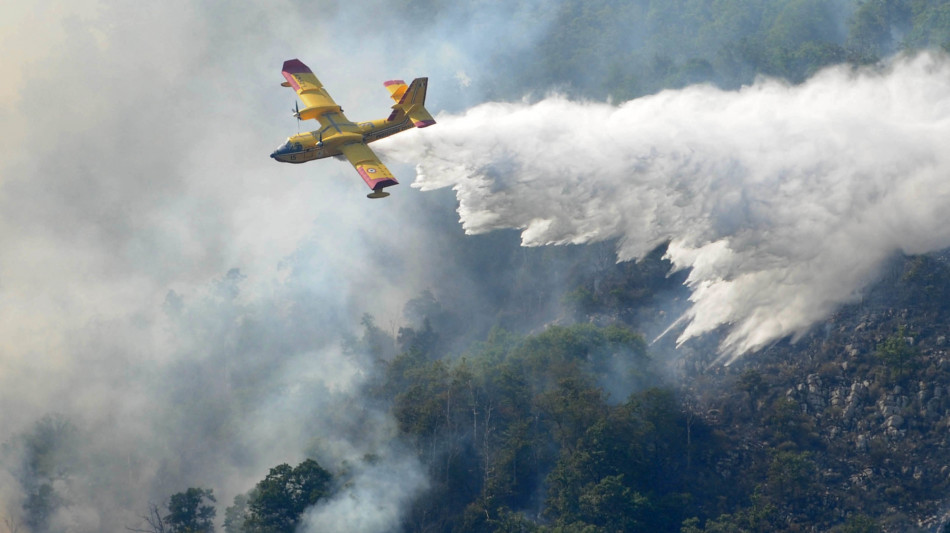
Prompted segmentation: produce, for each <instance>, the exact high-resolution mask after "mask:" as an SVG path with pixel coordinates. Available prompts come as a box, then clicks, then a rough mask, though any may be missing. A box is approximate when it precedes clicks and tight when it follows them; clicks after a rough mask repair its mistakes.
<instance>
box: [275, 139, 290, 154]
mask: <svg viewBox="0 0 950 533" xmlns="http://www.w3.org/2000/svg"><path fill="white" fill-rule="evenodd" d="M293 150H294V148H293V146H292V145H291V144H290V141H287V142H285V143H284V144H282V145H280V146H278V147H277V150H275V152H274V153H277V154H283V153H287V152H292V151H293Z"/></svg>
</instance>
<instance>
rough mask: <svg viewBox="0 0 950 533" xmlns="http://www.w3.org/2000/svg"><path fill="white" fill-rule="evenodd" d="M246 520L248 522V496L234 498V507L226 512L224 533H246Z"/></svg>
mask: <svg viewBox="0 0 950 533" xmlns="http://www.w3.org/2000/svg"><path fill="white" fill-rule="evenodd" d="M245 520H247V494H238V495H237V496H235V497H234V505H232V506H230V507H228V508H227V509H225V510H224V531H225V532H226V533H244V521H245Z"/></svg>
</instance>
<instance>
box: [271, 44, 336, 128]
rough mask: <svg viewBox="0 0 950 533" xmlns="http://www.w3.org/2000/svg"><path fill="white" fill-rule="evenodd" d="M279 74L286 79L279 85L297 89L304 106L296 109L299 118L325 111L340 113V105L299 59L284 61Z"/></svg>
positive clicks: (315, 116) (321, 113)
mask: <svg viewBox="0 0 950 533" xmlns="http://www.w3.org/2000/svg"><path fill="white" fill-rule="evenodd" d="M281 74H283V75H284V78H285V79H286V80H287V81H285V82H284V83H282V84H281V85H283V86H284V87H291V88H292V89H293V90H294V91H297V95H298V96H299V97H300V101H301V102H303V103H304V105H305V106H306V107H305V108H304V109H301V110H299V111H298V115H299V118H300V119H301V120H307V119H311V118H319V117H320V116H322V115H323V114H325V113H341V112H342V111H341V110H340V106H338V105H337V104H336V102H334V101H333V98H331V97H330V94H329V93H327V90H326V89H324V88H323V84H322V83H320V80H318V79H317V77H316V76H315V75H314V74H313V71H312V70H310V67H308V66H307V65H304V64H303V62H302V61H300V60H299V59H289V60H287V61H284V68H283V69H281Z"/></svg>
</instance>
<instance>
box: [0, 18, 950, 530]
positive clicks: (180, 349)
mask: <svg viewBox="0 0 950 533" xmlns="http://www.w3.org/2000/svg"><path fill="white" fill-rule="evenodd" d="M391 4H392V3H390V2H369V3H361V4H360V5H359V6H356V7H342V6H341V5H339V4H338V3H336V2H316V3H314V2H306V3H304V2H295V1H290V0H285V1H278V2H266V3H264V2H251V3H246V4H243V5H242V6H241V7H240V8H233V9H232V8H225V6H222V5H221V4H220V3H217V2H195V1H187V2H185V1H177V0H173V1H171V2H163V3H144V4H134V5H133V4H128V3H124V2H115V1H111V0H103V1H91V0H90V1H74V2H57V1H52V2H44V3H41V4H37V3H28V2H20V1H16V0H15V1H13V2H6V3H3V4H0V49H2V50H3V53H0V72H2V76H0V239H2V242H3V247H2V249H0V338H2V339H3V343H2V346H0V444H4V446H3V448H2V453H0V467H2V468H0V519H3V518H8V517H9V518H10V519H12V520H14V521H16V522H18V523H20V524H23V521H24V520H25V519H26V516H25V511H24V503H26V502H27V501H28V498H29V497H30V496H31V494H33V493H35V492H36V491H37V490H38V487H39V485H40V484H42V483H46V482H50V483H52V485H53V486H54V490H55V491H56V493H57V494H58V495H59V496H61V497H62V498H63V500H62V501H63V504H62V505H61V506H59V508H58V510H57V511H56V513H55V514H54V516H52V517H51V518H50V524H49V527H50V528H51V529H52V530H57V531H68V532H75V533H82V532H98V531H121V530H124V529H125V528H126V527H127V526H130V527H136V526H138V525H139V524H140V523H141V522H140V517H141V515H143V514H145V513H146V512H147V509H148V507H147V506H148V504H149V503H150V502H153V503H158V504H162V503H164V501H165V500H167V498H168V497H169V496H170V495H171V494H173V493H175V492H179V491H183V490H185V489H186V488H188V487H205V488H212V489H214V491H215V495H216V496H217V499H218V504H219V505H218V517H219V519H220V518H221V517H222V515H223V508H224V507H225V506H226V505H228V504H230V502H231V501H232V498H233V497H234V496H235V495H236V494H240V493H244V492H246V491H247V490H249V489H250V488H251V487H253V485H254V484H255V483H256V482H257V481H259V480H261V479H262V478H263V477H264V476H265V475H266V474H267V471H268V469H269V468H270V467H273V466H276V465H278V464H281V463H289V464H296V463H298V462H300V461H301V460H303V459H304V458H306V457H314V458H315V459H317V460H319V462H320V463H321V464H322V465H323V466H324V467H325V468H327V469H329V470H331V471H334V472H338V471H340V470H341V469H343V468H344V467H343V466H342V465H348V466H347V467H346V468H348V470H346V475H347V476H348V478H347V479H349V480H350V481H351V483H350V484H349V485H347V487H346V488H345V490H342V491H340V492H339V493H338V494H337V496H336V497H335V498H334V499H332V500H331V501H327V502H324V503H323V504H321V505H319V506H317V507H316V508H314V509H313V510H311V512H310V513H308V515H307V524H309V525H310V526H312V527H313V528H333V527H340V528H341V529H342V528H344V527H345V528H346V530H348V531H367V532H370V531H388V530H390V529H391V527H392V524H393V523H394V522H396V521H398V519H399V516H400V511H401V510H402V509H404V508H405V506H406V504H407V502H409V501H411V499H412V498H413V497H414V496H417V495H418V494H419V493H420V492H421V491H423V490H424V489H425V487H426V480H425V476H424V469H423V467H422V465H420V464H418V461H417V460H416V459H415V456H414V455H413V454H412V453H411V451H409V450H407V449H406V448H405V446H404V445H403V443H400V442H399V441H398V439H397V438H396V437H395V435H396V431H395V430H394V428H393V427H392V420H390V419H389V417H388V415H387V414H386V413H385V412H384V411H382V410H381V409H377V408H375V407H374V406H371V405H365V404H364V403H363V402H362V401H361V399H360V388H361V386H362V384H363V383H364V381H365V379H366V377H367V375H368V374H369V373H370V372H371V371H372V368H373V365H374V363H375V361H373V360H372V358H371V357H370V356H369V355H368V354H366V353H363V352H362V351H361V350H359V349H354V348H353V347H352V345H351V344H345V343H344V342H343V340H344V339H345V338H349V337H351V336H353V335H354V334H355V332H354V329H355V328H356V327H357V326H356V325H357V324H359V321H360V317H361V316H362V315H363V314H364V313H367V312H369V313H372V314H373V315H374V316H375V317H376V322H377V324H379V326H380V327H381V328H383V329H384V330H386V331H387V332H390V333H394V332H395V329H396V328H397V327H398V326H399V325H401V324H402V323H403V322H404V318H403V316H402V310H403V306H404V305H405V303H406V302H407V300H409V299H410V298H413V297H415V296H417V295H418V294H420V293H421V292H422V291H424V290H426V289H432V290H433V291H434V292H435V293H436V294H437V295H438V296H439V297H440V298H444V297H446V294H442V293H440V289H441V290H443V291H444V292H445V293H447V294H449V297H450V298H452V299H454V300H455V301H456V302H465V304H466V305H467V306H468V307H469V308H470V309H472V310H481V309H483V308H485V307H486V305H487V304H486V301H488V298H487V296H486V295H485V293H486V292H489V291H486V289H485V287H486V286H488V283H493V282H495V281H496V280H497V279H499V278H503V277H504V274H509V273H502V274H499V273H498V272H484V271H479V269H480V268H481V266H482V265H484V264H485V263H482V262H478V261H473V260H472V258H473V257H474V256H476V255H477V256H478V258H482V256H486V255H488V254H484V253H481V252H482V251H483V248H478V247H477V246H481V245H472V246H473V248H471V249H470V250H474V251H470V252H469V253H470V254H471V256H470V257H454V256H452V254H450V253H447V250H449V249H451V246H453V243H456V242H457V241H458V240H460V236H459V234H460V233H461V230H460V229H459V228H458V226H457V224H456V223H455V220H454V218H453V219H452V220H449V223H448V224H446V223H444V221H445V219H446V218H448V217H446V213H448V215H449V217H452V216H453V215H452V213H451V210H452V209H453V208H454V205H453V204H452V202H451V198H450V197H449V195H447V194H438V193H426V194H421V193H420V192H419V191H416V190H412V189H410V188H409V187H408V186H406V185H408V182H409V180H408V179H403V180H402V181H403V184H404V185H403V186H402V187H399V188H398V191H395V192H396V194H394V195H393V196H392V197H390V198H388V199H387V200H386V201H385V202H369V201H367V200H366V199H365V197H364V195H365V193H366V191H365V190H364V189H365V186H364V185H363V184H362V183H361V181H360V180H359V179H358V178H357V177H356V176H355V175H354V174H353V170H352V168H351V167H349V165H347V164H346V163H341V162H338V161H333V160H330V161H323V162H319V163H311V164H309V165H300V166H294V165H277V164H275V163H274V162H273V161H271V160H270V159H269V158H268V157H267V154H268V153H270V151H271V150H272V149H273V148H274V147H275V146H277V145H278V144H280V143H281V142H282V141H283V140H284V139H285V138H286V137H287V136H288V135H290V134H292V133H295V132H296V130H295V128H296V127H297V125H296V124H295V121H294V120H293V119H292V118H290V109H291V108H292V107H293V104H294V100H295V98H294V95H293V94H292V93H291V92H290V91H288V90H287V89H282V88H280V87H279V86H278V84H279V83H280V82H281V81H283V80H282V79H281V77H280V73H279V69H280V65H281V64H282V62H283V61H284V60H286V59H290V58H294V57H298V58H300V59H301V60H303V61H304V62H305V63H307V64H308V65H310V66H311V67H312V68H313V69H314V71H315V72H316V73H317V75H318V76H319V77H320V79H321V81H323V82H324V84H325V85H326V86H327V88H328V90H329V91H330V92H331V94H333V95H334V97H335V98H336V99H337V101H338V102H339V103H341V104H342V105H343V106H344V107H345V109H346V110H347V114H348V116H349V117H350V118H352V119H354V120H361V119H370V118H377V117H382V116H386V114H387V113H388V111H389V109H388V97H387V93H386V91H385V89H384V88H383V87H382V82H383V81H385V80H389V79H394V78H406V79H411V78H412V77H414V76H429V78H430V85H429V87H430V91H429V99H428V101H427V107H429V109H430V110H431V111H433V113H436V114H437V120H438V121H439V125H438V126H437V127H435V128H429V129H427V130H425V131H419V132H414V133H412V134H409V133H406V134H402V136H399V137H395V138H394V139H392V140H388V141H384V142H381V143H379V145H378V146H379V147H380V150H381V152H385V153H387V154H388V155H391V156H393V157H399V158H400V159H402V160H404V161H405V164H402V165H400V164H398V163H396V162H395V160H393V161H390V160H387V161H386V162H387V164H388V165H390V167H391V168H392V169H393V170H394V172H395V173H396V174H397V175H399V176H406V177H407V176H409V175H411V172H412V170H411V169H412V167H411V165H413V164H415V163H417V162H420V161H421V166H420V168H421V175H420V176H419V178H418V179H417V182H416V184H415V185H416V186H417V187H419V188H421V189H422V190H424V191H429V190H432V189H435V188H439V187H453V188H454V189H455V190H456V193H457V195H458V200H459V202H460V204H461V206H460V208H459V213H460V215H461V218H462V222H463V225H464V228H465V230H466V231H467V232H470V233H477V232H485V231H490V230H492V229H496V228H518V229H521V230H522V232H523V233H522V237H523V241H524V243H525V244H528V245H538V244H545V243H568V242H575V243H583V242H592V241H597V240H604V239H611V238H618V239H620V241H619V242H620V248H619V250H618V256H619V258H620V259H621V260H628V259H633V258H636V257H640V256H642V255H643V254H644V253H646V252H647V251H648V250H649V249H650V248H651V247H653V246H655V245H656V244H660V243H662V242H665V241H667V240H670V241H672V245H671V247H670V252H669V253H670V257H671V259H672V260H673V262H674V263H675V264H676V265H677V267H679V268H692V273H691V275H690V281H689V283H690V286H691V287H692V288H693V289H694V292H693V295H694V300H695V301H694V306H693V308H692V310H691V311H690V313H689V318H690V326H689V327H688V328H687V329H686V330H685V331H684V332H683V338H688V337H689V336H691V335H698V334H701V333H702V332H704V331H708V330H710V329H713V328H715V327H717V326H718V325H721V324H733V325H734V327H733V329H732V330H731V331H732V336H731V337H730V339H729V341H728V346H727V347H728V348H730V350H731V351H732V352H733V353H738V352H742V351H745V350H749V349H753V348H755V347H757V346H761V345H762V344H763V343H764V342H768V340H769V339H774V338H776V337H780V336H782V335H786V334H789V333H798V332H801V331H804V330H805V329H806V328H807V327H808V325H809V324H810V323H812V321H814V320H816V319H818V318H820V317H821V316H823V315H824V314H827V313H828V312H829V311H830V310H831V309H833V307H834V306H836V305H838V304H840V303H841V302H843V301H847V300H848V299H850V298H853V297H854V294H855V293H856V291H859V290H860V288H861V287H862V286H863V283H865V282H866V281H867V280H869V279H871V278H873V275H874V270H875V268H876V266H877V265H878V264H879V262H880V260H881V259H882V258H883V257H886V256H887V255H888V254H890V253H892V252H893V251H894V250H898V249H903V250H905V251H908V252H917V251H925V250H928V249H934V248H938V247H943V246H947V244H948V243H947V242H946V240H947V235H946V230H945V228H946V227H947V225H946V224H945V222H946V220H945V219H946V216H947V215H945V214H944V211H942V210H941V208H940V205H941V204H940V201H941V199H944V198H945V196H946V186H945V185H943V184H942V183H941V182H940V179H939V178H940V177H941V173H942V172H944V171H945V170H946V169H947V168H948V166H947V156H946V155H943V154H942V153H941V152H940V151H939V150H938V148H937V146H938V145H937V142H938V140H939V139H946V138H948V137H947V135H946V133H947V131H946V129H947V127H948V122H947V116H948V115H947V114H948V113H950V109H948V102H947V97H946V94H947V82H946V79H947V76H946V74H947V67H946V65H945V64H944V62H943V60H942V59H940V58H936V57H929V56H928V57H922V58H918V59H917V60H914V61H904V62H900V63H898V64H896V65H895V66H894V67H893V68H891V69H889V70H887V71H886V72H884V73H873V72H863V73H860V74H855V73H852V72H849V71H846V70H833V71H829V72H825V73H823V74H822V75H820V76H819V77H817V78H816V79H815V80H813V81H811V82H809V83H808V84H806V85H805V86H803V87H798V88H792V87H788V86H785V85H783V84H781V83H777V82H762V83H759V84H756V85H755V86H753V87H749V88H746V89H743V90H742V91H740V92H735V93H730V92H722V91H718V90H716V89H713V88H710V87H693V88H690V89H686V90H683V91H673V92H665V93H662V94H659V95H656V96H652V97H649V98H644V99H641V100H636V101H632V102H628V103H626V104H623V105H620V106H611V105H606V104H599V103H589V102H588V103H585V102H576V101H572V100H570V99H568V98H565V97H552V98H549V99H545V100H543V101H541V102H538V103H536V104H527V103H522V104H485V105H481V106H477V107H474V108H472V109H470V110H468V111H464V112H463V111H462V110H464V109H467V108H468V107H470V106H472V105H475V104H479V103H481V102H483V101H485V99H486V98H487V97H488V96H490V95H491V93H492V91H493V90H494V88H495V85H496V84H497V83H498V82H497V81H495V80H504V79H508V80H510V79H511V78H510V77H507V78H506V76H508V75H510V74H512V72H506V71H504V70H501V69H499V68H498V66H497V64H496V61H495V60H496V59H497V58H498V57H500V56H503V57H518V56H525V57H529V58H530V57H531V55H530V52H531V46H532V43H534V42H535V41H536V40H537V39H540V38H541V37H542V36H543V34H544V32H545V31H546V27H547V25H548V24H549V22H550V17H549V15H547V13H552V12H554V10H553V9H551V5H550V3H548V2H534V1H526V2H519V3H512V5H511V7H497V8H495V7H492V8H491V9H489V8H488V7H486V6H480V7H452V8H444V7H443V9H441V10H440V11H439V12H438V13H437V14H427V13H415V12H403V11H401V10H397V9H395V8H394V7H392V5H391ZM364 27H369V28H372V29H373V30H374V31H375V29H377V28H381V27H384V28H386V29H387V30H388V31H387V32H385V33H380V34H376V33H374V31H366V32H363V31H361V30H362V29H363V28H364ZM340 28H348V29H352V31H353V32H358V33H359V35H358V36H354V35H351V34H347V36H345V37H341V32H340ZM633 37H634V36H631V40H632V41H635V40H636V39H634V38H633ZM578 75H579V76H584V75H585V73H583V72H580V73H578ZM566 81H567V82H570V81H571V80H566ZM575 81H578V82H579V81H580V80H575ZM580 85H581V84H580V83H577V86H580ZM498 90H499V91H501V89H498ZM508 90H511V89H510V87H508ZM440 111H442V113H439V112H440ZM447 111H448V112H451V113H457V114H456V115H450V114H447V113H446V112H447ZM301 127H307V125H306V124H305V125H302V126H301ZM390 163H391V164H390ZM898 178H899V179H898ZM479 242H481V243H484V242H485V241H479ZM482 270H484V269H482ZM532 276H537V278H538V279H539V280H540V281H538V283H539V284H542V285H543V283H544V282H545V279H546V278H545V277H544V275H543V273H541V272H540V269H539V271H537V272H532ZM486 280H488V281H486ZM446 288H448V289H449V290H445V289H446ZM550 292H552V293H555V292H556V291H550ZM473 313H475V312H474V311H473ZM37 457H40V458H42V461H37V460H36V459H37ZM367 457H377V458H379V460H378V461H373V460H370V459H367ZM350 519H352V520H357V519H358V520H359V522H357V523H356V525H354V522H349V520H350ZM0 523H2V521H0ZM23 529H25V528H21V531H22V530H23Z"/></svg>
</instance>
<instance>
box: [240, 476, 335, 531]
mask: <svg viewBox="0 0 950 533" xmlns="http://www.w3.org/2000/svg"><path fill="white" fill-rule="evenodd" d="M332 479H333V476H332V475H331V474H330V472H328V471H326V470H324V469H323V467H321V466H320V464H319V463H317V462H316V461H314V460H313V459H307V460H306V461H304V462H302V463H300V464H299V465H297V466H296V467H294V468H291V467H290V465H288V464H282V465H279V466H276V467H274V468H271V469H270V473H269V474H267V477H265V478H264V480H263V481H261V482H260V483H258V484H257V486H255V487H254V489H253V490H252V491H251V494H250V497H249V498H248V501H247V518H246V519H245V520H244V532H245V533H283V532H286V531H293V530H294V528H296V527H297V524H298V523H299V522H300V517H301V516H302V515H303V512H304V511H305V510H306V509H307V508H308V507H310V506H312V505H313V504H315V503H317V501H319V500H320V499H321V498H323V497H325V496H327V494H328V491H329V487H330V482H331V480H332Z"/></svg>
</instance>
